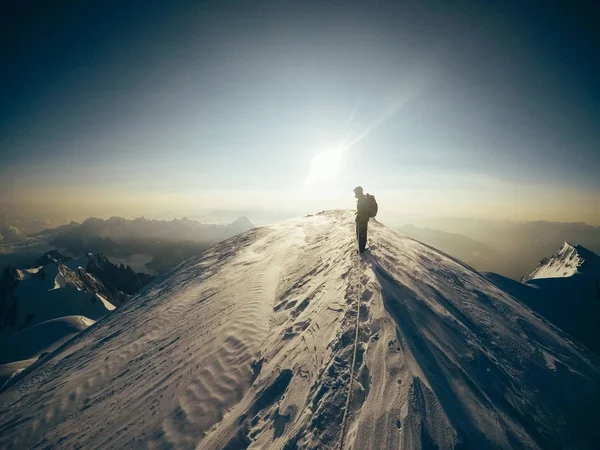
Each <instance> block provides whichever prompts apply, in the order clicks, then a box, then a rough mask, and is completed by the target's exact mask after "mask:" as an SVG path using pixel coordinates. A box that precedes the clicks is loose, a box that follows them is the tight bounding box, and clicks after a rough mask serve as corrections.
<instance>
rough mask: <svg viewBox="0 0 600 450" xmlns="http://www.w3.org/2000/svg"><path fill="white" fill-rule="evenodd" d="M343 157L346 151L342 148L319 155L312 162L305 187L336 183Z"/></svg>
mask: <svg viewBox="0 0 600 450" xmlns="http://www.w3.org/2000/svg"><path fill="white" fill-rule="evenodd" d="M343 155H344V150H343V149H341V148H336V149H333V150H328V151H325V152H321V153H317V154H316V155H315V156H314V158H313V159H312V161H311V162H310V168H309V170H308V175H307V176H306V179H305V180H304V185H305V186H306V187H314V186H318V185H323V184H328V183H331V182H332V181H334V180H335V179H336V178H337V175H338V173H339V171H340V164H341V162H342V156H343Z"/></svg>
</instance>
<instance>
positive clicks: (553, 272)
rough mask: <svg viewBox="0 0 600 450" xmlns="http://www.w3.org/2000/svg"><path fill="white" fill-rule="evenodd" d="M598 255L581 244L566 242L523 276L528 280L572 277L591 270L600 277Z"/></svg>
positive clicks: (524, 279)
mask: <svg viewBox="0 0 600 450" xmlns="http://www.w3.org/2000/svg"><path fill="white" fill-rule="evenodd" d="M598 259H599V258H598V256H597V255H595V254H594V253H592V252H590V251H589V250H587V249H585V248H584V247H581V246H579V245H572V244H569V243H568V242H565V243H564V245H563V246H562V248H561V249H560V250H559V251H557V252H556V253H555V254H554V255H552V257H551V258H550V259H548V258H544V259H542V260H541V261H540V263H539V264H538V266H537V268H536V269H535V270H534V271H533V272H532V273H530V274H529V275H527V276H525V277H523V279H522V281H524V282H526V281H529V280H534V279H538V278H559V277H570V276H573V275H575V274H576V273H582V272H583V271H588V273H589V272H591V273H592V274H593V275H596V276H597V278H599V279H600V264H599V261H598Z"/></svg>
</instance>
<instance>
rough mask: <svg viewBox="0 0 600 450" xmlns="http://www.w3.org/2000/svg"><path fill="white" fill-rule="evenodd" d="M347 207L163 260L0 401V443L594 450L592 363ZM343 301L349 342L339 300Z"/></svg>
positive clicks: (450, 265) (459, 270)
mask: <svg viewBox="0 0 600 450" xmlns="http://www.w3.org/2000/svg"><path fill="white" fill-rule="evenodd" d="M369 239H370V246H371V253H370V254H368V255H366V256H365V257H363V258H362V259H359V258H358V256H357V254H356V242H355V233H354V222H353V215H352V214H351V213H350V212H345V211H337V212H328V213H323V214H317V215H314V216H309V217H306V218H302V219H297V220H291V221H286V222H282V223H279V224H276V225H273V226H270V227H265V228H258V229H254V230H251V231H249V232H247V233H245V234H242V235H239V236H237V237H234V238H232V239H229V240H228V241H225V242H223V243H221V244H218V245H217V246H214V247H212V248H211V249H209V250H208V251H206V252H204V253H203V254H202V255H200V256H198V257H196V258H192V259H191V260H189V261H187V262H185V263H183V264H181V265H180V266H179V267H177V268H175V269H173V270H172V271H171V272H170V273H168V274H167V275H165V276H164V277H162V278H160V279H158V280H156V281H155V282H154V283H152V284H150V285H149V286H147V287H146V288H145V289H144V291H143V292H142V293H141V294H140V295H139V296H138V297H137V298H135V299H133V300H132V301H131V302H130V303H129V304H127V305H125V306H124V307H123V308H122V309H121V310H118V311H116V312H115V313H113V314H111V315H109V316H107V317H105V318H104V319H102V320H100V321H99V322H98V323H96V324H95V325H93V326H92V327H90V328H88V329H87V330H85V331H84V332H82V333H81V334H79V335H77V336H76V337H75V338H73V339H72V340H70V341H69V342H68V343H66V344H64V345H63V346H62V347H61V348H59V349H58V350H56V351H55V352H53V353H52V354H50V355H49V356H48V357H46V358H45V359H43V360H41V361H39V362H38V363H36V364H35V365H34V366H33V368H30V369H28V370H26V371H24V373H22V374H21V375H20V376H18V377H16V378H15V379H13V380H11V383H10V384H9V386H8V387H6V388H5V390H4V392H2V393H0V448H29V447H36V448H52V447H55V448H71V447H83V448H98V449H106V448H140V447H141V448H198V449H228V450H233V449H245V448H256V449H267V448H273V449H285V450H293V449H305V448H311V449H317V448H318V449H334V448H337V447H338V445H339V442H340V432H341V429H342V419H343V417H344V409H345V404H346V399H347V394H348V384H349V379H350V363H351V361H352V355H353V352H354V345H355V344H356V346H357V348H356V360H355V367H354V383H353V385H352V386H351V389H352V396H351V397H350V398H351V402H350V405H349V410H348V411H347V413H346V417H347V427H346V428H345V429H346V436H345V439H344V448H352V449H357V450H358V449H360V450H363V449H377V450H381V449H392V448H393V449H397V448H400V449H452V448H461V449H465V448H469V449H487V448H506V449H518V448H528V449H529V448H531V449H535V448H540V449H548V448H551V449H552V448H556V449H569V448H571V449H594V448H599V447H600V430H599V429H598V427H597V423H599V421H600V398H599V393H598V388H599V381H600V361H599V360H598V358H597V357H596V356H594V354H592V353H590V352H589V351H588V350H586V349H585V348H583V347H579V346H578V345H577V344H574V343H572V342H570V341H569V339H568V338H567V337H566V336H565V335H564V334H563V333H562V332H560V331H559V330H558V329H557V328H555V327H553V326H552V325H550V324H549V323H547V322H545V321H544V320H543V319H541V318H540V317H539V316H538V315H536V314H535V313H533V312H532V311H531V310H529V309H528V308H527V307H525V306H523V305H522V304H521V303H519V302H517V301H516V300H515V299H514V298H513V297H511V296H510V295H509V294H508V293H506V292H504V291H502V290H501V289H500V288H498V287H496V285H494V284H492V283H491V282H490V281H488V280H487V279H486V278H484V277H483V276H481V275H480V274H478V273H477V272H475V271H474V270H473V269H471V268H470V267H468V266H465V265H464V264H462V263H460V262H458V261H455V260H453V259H452V258H450V257H448V256H446V255H444V254H442V253H440V252H438V251H436V250H434V249H431V248H429V247H427V246H425V245H423V244H420V243H418V242H416V241H414V240H411V239H409V238H406V237H404V236H402V235H400V234H398V233H395V232H393V231H391V230H389V229H387V228H385V227H384V226H383V225H381V224H379V223H377V222H374V221H372V222H371V226H370V238H369ZM359 298H360V305H361V308H360V315H359V316H358V320H359V332H358V341H356V342H355V326H356V320H357V315H356V307H357V302H358V300H359Z"/></svg>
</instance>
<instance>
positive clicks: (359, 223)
mask: <svg viewBox="0 0 600 450" xmlns="http://www.w3.org/2000/svg"><path fill="white" fill-rule="evenodd" d="M354 196H355V197H356V237H357V239H358V251H359V253H361V254H362V253H364V251H365V249H366V246H367V228H368V225H369V219H370V218H371V217H375V216H376V215H377V209H378V208H377V201H375V197H374V196H373V195H371V194H366V195H365V194H364V193H363V188H362V187H361V186H357V187H355V188H354Z"/></svg>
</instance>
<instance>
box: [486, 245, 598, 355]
mask: <svg viewBox="0 0 600 450" xmlns="http://www.w3.org/2000/svg"><path fill="white" fill-rule="evenodd" d="M487 277H488V278H489V279H490V280H491V281H492V282H494V283H495V284H496V285H497V286H498V287H500V288H501V289H504V290H506V291H507V292H510V293H511V294H512V295H513V296H514V297H515V298H518V299H519V300H520V301H522V302H523V303H525V304H526V305H527V306H529V307H530V308H532V309H533V310H535V311H536V312H538V313H539V314H541V315H542V316H544V317H545V318H546V319H548V320H550V321H551V322H552V323H554V324H555V325H556V326H558V327H560V328H561V329H563V330H564V331H566V332H568V333H569V334H571V335H572V336H573V337H575V338H576V339H578V340H579V341H580V342H581V343H583V344H585V345H586V346H587V347H588V348H590V349H591V350H593V351H594V352H596V354H598V355H600V328H599V327H598V317H600V257H599V256H598V255H596V254H595V253H593V252H591V251H590V250H588V249H586V248H584V247H582V246H580V245H571V244H569V243H566V242H565V244H564V245H563V246H562V247H561V248H560V249H559V250H558V251H557V252H556V253H555V254H554V255H553V256H552V257H550V258H544V259H542V260H541V261H540V263H539V264H538V266H537V268H536V269H535V270H534V271H533V272H532V273H531V274H530V275H528V276H526V277H523V283H517V282H515V281H512V280H508V279H504V277H502V276H500V275H496V274H487Z"/></svg>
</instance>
